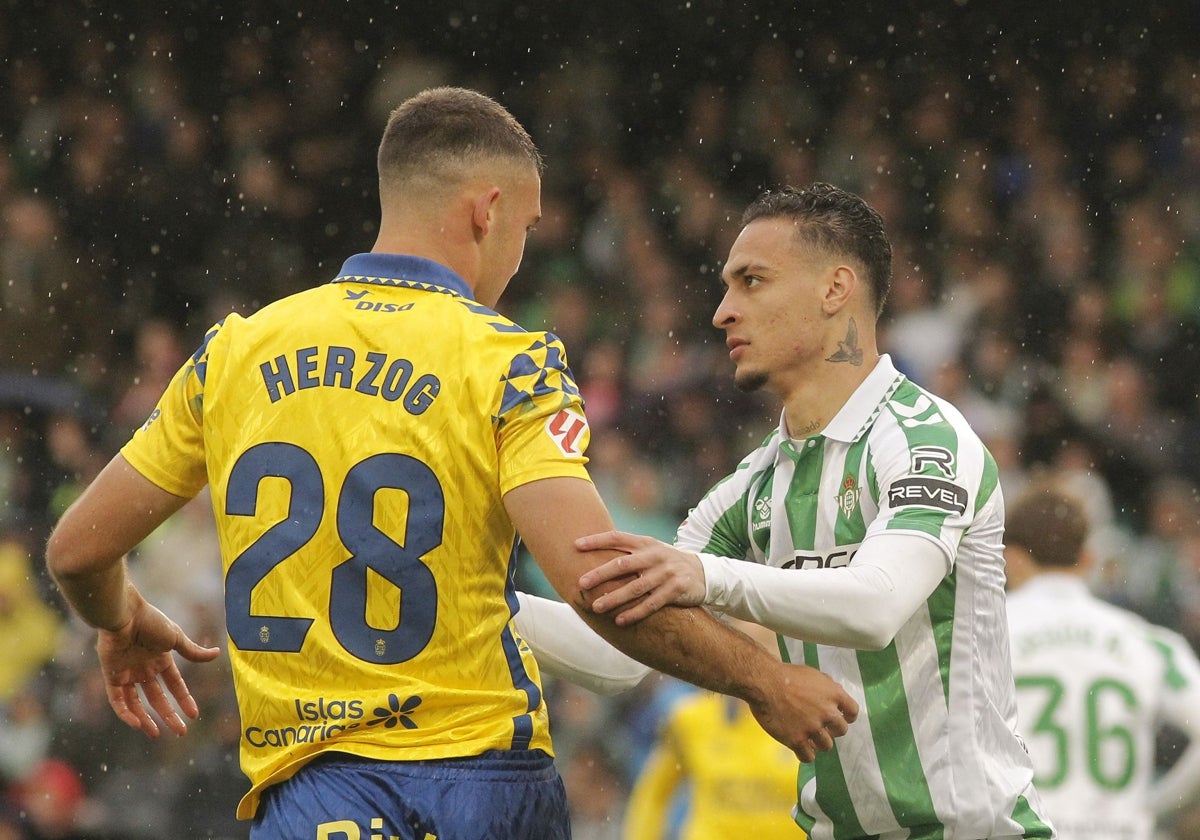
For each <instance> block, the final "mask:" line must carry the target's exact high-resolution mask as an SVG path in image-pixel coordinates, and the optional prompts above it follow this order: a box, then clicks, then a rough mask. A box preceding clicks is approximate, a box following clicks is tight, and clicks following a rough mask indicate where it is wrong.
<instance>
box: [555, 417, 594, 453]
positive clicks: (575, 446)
mask: <svg viewBox="0 0 1200 840" xmlns="http://www.w3.org/2000/svg"><path fill="white" fill-rule="evenodd" d="M587 427H588V425H587V420H586V419H585V418H584V417H583V415H582V414H579V413H578V412H575V411H572V410H571V409H569V408H564V409H562V410H561V411H559V412H558V414H555V415H554V416H553V417H551V418H550V419H549V420H548V421H547V422H546V431H547V432H548V433H549V435H550V437H551V438H553V439H554V442H555V444H557V445H558V448H559V449H561V450H562V453H563V454H564V455H576V456H578V455H582V454H583V433H584V431H586V430H587Z"/></svg>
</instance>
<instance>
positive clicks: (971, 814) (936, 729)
mask: <svg viewBox="0 0 1200 840" xmlns="http://www.w3.org/2000/svg"><path fill="white" fill-rule="evenodd" d="M1003 529H1004V504H1003V500H1002V497H1001V493H1000V487H999V484H998V481H997V470H996V464H995V462H994V461H993V459H992V457H991V455H990V454H989V453H988V452H987V450H986V448H985V447H984V446H983V444H982V442H981V441H980V440H979V438H978V437H977V436H976V435H975V433H974V432H973V431H972V430H971V428H970V427H969V426H968V424H967V422H966V421H965V420H964V419H963V417H962V415H961V414H960V413H959V412H958V411H957V410H956V409H955V408H954V407H953V406H951V405H950V404H948V403H947V402H945V401H944V400H942V399H940V398H938V397H935V396H933V395H931V394H929V393H928V392H927V391H925V390H924V389H922V388H920V387H918V386H917V385H916V384H914V383H913V382H911V381H910V380H909V379H908V378H907V377H905V376H904V375H902V374H901V373H899V372H898V371H897V370H896V368H895V367H894V366H893V364H892V362H891V360H890V359H889V358H888V357H887V356H883V357H882V358H881V359H880V360H879V362H878V363H877V365H876V367H875V369H874V371H872V372H871V374H870V375H869V376H868V378H867V379H866V381H865V382H863V384H862V385H861V386H860V387H859V388H858V389H857V390H856V391H855V393H854V394H853V395H852V396H851V398H850V399H849V400H848V401H847V403H846V405H844V406H843V407H842V409H841V411H839V412H838V414H837V416H836V417H834V419H833V420H832V422H830V424H829V426H828V427H827V428H826V429H825V430H824V431H823V432H822V433H821V434H818V435H814V436H812V437H810V438H807V439H805V440H792V439H790V438H789V437H788V436H787V433H786V428H785V425H784V423H783V422H781V423H780V427H779V428H778V429H776V430H775V431H774V432H772V433H771V434H770V435H768V437H767V438H766V440H765V441H764V442H763V443H762V445H761V446H760V447H759V448H758V449H757V450H755V451H754V452H752V453H750V455H748V456H747V457H746V458H745V459H744V460H743V461H742V463H741V464H740V465H739V466H738V468H737V469H736V470H735V471H734V472H733V473H732V474H731V475H729V476H728V477H726V478H725V479H723V480H722V481H721V482H720V483H719V484H717V485H716V486H715V487H714V488H713V489H712V490H710V491H709V493H708V494H707V495H705V497H704V498H703V499H702V500H701V501H700V503H699V504H698V505H697V506H696V508H695V509H693V510H692V511H691V513H690V514H689V516H688V519H687V520H686V521H685V522H684V523H683V525H681V526H680V529H679V534H678V537H677V541H676V544H677V545H678V546H679V547H680V548H682V549H684V550H688V551H695V552H704V553H708V554H716V555H722V556H724V557H732V558H739V559H744V560H748V561H753V562H757V563H765V564H767V565H769V566H775V567H779V568H788V569H795V570H796V572H795V573H796V574H804V575H837V574H839V569H840V568H841V567H845V566H847V565H849V564H852V563H853V562H854V555H855V553H856V552H857V551H858V549H859V548H860V547H861V546H862V544H863V543H864V541H866V540H869V539H870V538H871V537H872V536H875V535H879V534H883V533H885V532H886V533H893V534H894V533H903V534H913V535H917V536H919V537H920V538H924V539H928V540H932V541H934V542H935V543H936V544H937V545H939V546H940V547H941V550H942V551H944V552H945V553H946V555H947V557H948V560H949V562H948V563H947V568H948V569H949V572H948V574H947V575H946V577H945V578H944V579H943V580H942V582H941V584H940V585H939V586H938V587H937V589H936V590H935V591H934V592H933V594H932V595H931V596H930V597H929V599H928V600H927V601H926V602H925V604H924V606H923V607H922V608H921V609H919V610H918V611H917V612H916V613H915V614H913V615H912V617H911V618H909V619H908V620H907V622H906V623H905V624H904V625H903V627H902V628H901V629H900V631H899V633H897V635H896V637H895V638H894V639H893V640H892V642H891V643H890V644H889V645H887V647H885V648H884V649H882V650H877V651H867V650H854V649H851V648H849V647H836V646H830V645H818V644H813V643H808V642H803V641H801V640H797V639H790V638H783V637H781V647H783V648H784V649H785V656H786V657H787V658H788V659H790V661H793V662H804V663H806V664H808V665H811V666H813V667H816V668H819V669H821V670H822V671H824V672H825V673H827V674H828V675H829V676H830V677H832V678H833V679H835V680H837V681H838V682H839V683H841V685H842V686H843V687H844V688H845V689H846V691H847V692H849V693H850V694H851V695H852V696H853V697H854V698H855V699H856V700H857V701H858V703H859V708H860V711H859V717H858V720H857V721H856V722H855V723H853V724H851V726H850V730H849V732H848V733H847V734H846V735H844V736H842V737H841V738H839V739H837V741H836V745H835V748H834V749H833V750H831V751H829V752H825V753H819V754H818V755H817V759H816V761H815V762H812V763H808V764H802V765H801V767H800V774H799V781H798V798H799V803H798V806H797V810H796V813H795V817H796V821H797V823H799V824H800V825H801V826H802V827H803V828H804V829H805V830H806V831H807V832H808V833H809V835H810V837H812V838H813V840H826V839H827V838H835V839H836V840H851V838H876V837H879V838H888V840H892V838H894V839H895V840H902V839H906V840H918V838H919V839H920V840H924V839H925V838H940V840H952V838H964V840H965V838H973V839H974V840H978V838H993V837H996V838H998V837H1022V836H1023V837H1051V836H1053V832H1052V830H1051V828H1050V827H1049V826H1048V825H1047V824H1046V823H1045V822H1044V821H1043V820H1042V819H1041V817H1040V814H1039V813H1038V812H1039V810H1040V804H1039V802H1038V799H1037V795H1036V793H1034V791H1033V789H1032V787H1031V779H1032V775H1033V771H1032V766H1031V763H1030V760H1029V757H1028V755H1027V754H1026V752H1025V749H1024V747H1023V745H1022V743H1021V741H1020V739H1019V738H1018V736H1017V735H1016V733H1015V725H1016V718H1017V709H1016V702H1015V693H1014V687H1013V677H1012V669H1011V664H1010V658H1009V641H1008V626H1007V620H1006V615H1005V602H1004V561H1003V556H1002V537H1003ZM854 608H855V606H854V604H853V603H847V605H846V609H848V610H853V609H854Z"/></svg>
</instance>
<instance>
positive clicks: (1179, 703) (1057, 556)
mask: <svg viewBox="0 0 1200 840" xmlns="http://www.w3.org/2000/svg"><path fill="white" fill-rule="evenodd" d="M1087 531H1088V523H1087V515H1086V513H1085V512H1084V507H1083V504H1082V502H1081V501H1080V500H1079V499H1078V498H1076V497H1074V496H1072V495H1070V494H1068V493H1066V492H1064V491H1063V490H1061V489H1059V488H1057V487H1055V486H1054V485H1053V484H1045V485H1041V484H1039V485H1037V486H1035V487H1033V488H1032V489H1030V490H1029V491H1027V492H1026V493H1025V494H1023V495H1022V496H1021V498H1020V499H1018V500H1017V502H1016V503H1015V504H1014V505H1012V507H1011V509H1010V511H1009V515H1008V523H1007V527H1006V529H1005V543H1006V545H1005V548H1004V555H1005V558H1006V560H1007V572H1008V590H1009V599H1008V620H1009V628H1010V631H1011V633H1012V652H1013V672H1014V674H1015V675H1016V680H1017V708H1018V720H1019V723H1020V732H1021V735H1022V736H1023V737H1024V738H1025V741H1026V743H1027V744H1028V745H1029V752H1030V754H1031V755H1032V756H1033V764H1034V769H1035V771H1036V772H1035V776H1034V778H1035V780H1036V784H1037V786H1038V791H1039V792H1040V793H1041V795H1042V799H1043V801H1044V802H1045V806H1046V813H1048V814H1049V815H1050V817H1051V819H1053V820H1054V825H1055V828H1056V829H1057V830H1058V832H1059V836H1060V838H1061V840H1091V838H1094V837H1104V838H1106V840H1150V838H1151V837H1152V836H1154V828H1155V821H1156V818H1157V817H1159V816H1166V815H1169V814H1171V813H1172V812H1174V811H1177V810H1178V809H1180V808H1181V807H1184V806H1187V805H1190V804H1193V803H1195V802H1196V801H1197V798H1198V797H1200V714H1198V711H1200V662H1198V661H1197V659H1196V654H1195V653H1194V652H1193V651H1192V649H1191V646H1189V645H1188V643H1187V640H1185V639H1184V638H1183V637H1182V636H1180V635H1179V634H1178V633H1176V632H1174V631H1171V630H1168V629H1166V628H1164V627H1158V626H1156V625H1153V624H1151V623H1149V622H1148V621H1146V620H1144V619H1143V618H1142V617H1141V616H1138V615H1135V614H1134V613H1131V612H1129V611H1127V610H1123V609H1121V608H1119V607H1116V606H1114V605H1112V604H1108V603H1105V602H1104V601H1102V600H1100V599H1099V598H1097V597H1096V596H1094V595H1093V594H1092V593H1091V592H1090V591H1088V587H1087V582H1086V580H1085V578H1086V576H1087V574H1088V572H1089V570H1090V565H1091V562H1090V561H1091V558H1090V556H1089V555H1088V553H1087V551H1086V550H1085V548H1084V546H1085V544H1086V540H1087ZM1167 724H1170V725H1171V726H1174V727H1175V728H1176V729H1178V730H1179V731H1180V732H1182V733H1183V734H1184V735H1185V736H1186V739H1187V742H1188V744H1187V747H1186V749H1184V750H1183V752H1182V753H1181V754H1180V755H1178V756H1177V757H1176V759H1175V761H1174V763H1173V764H1172V765H1171V768H1170V770H1168V771H1167V772H1166V773H1163V774H1161V775H1159V774H1158V773H1157V769H1156V767H1155V740H1156V736H1157V734H1158V730H1159V728H1160V727H1162V726H1164V725H1167Z"/></svg>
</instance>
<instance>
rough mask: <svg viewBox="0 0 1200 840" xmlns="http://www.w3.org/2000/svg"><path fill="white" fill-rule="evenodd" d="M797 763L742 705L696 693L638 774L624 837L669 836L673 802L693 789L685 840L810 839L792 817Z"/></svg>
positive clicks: (674, 713)
mask: <svg viewBox="0 0 1200 840" xmlns="http://www.w3.org/2000/svg"><path fill="white" fill-rule="evenodd" d="M798 764H799V762H797V760H796V756H795V755H794V754H793V753H792V752H791V750H789V749H788V748H787V747H785V746H783V744H780V743H779V742H778V741H776V740H775V739H774V738H772V737H771V736H770V735H768V734H767V733H766V732H765V731H764V730H763V728H762V727H761V726H760V725H759V723H758V721H757V720H755V719H754V714H753V713H752V712H751V711H750V707H749V706H747V705H746V704H745V703H743V702H742V701H741V700H737V699H735V698H732V697H726V696H724V695H721V694H715V693H713V692H708V691H705V692H697V693H692V694H689V695H687V696H686V697H684V698H683V699H681V700H680V701H678V703H677V704H676V705H675V706H674V707H673V708H672V710H671V711H670V712H668V716H667V719H666V721H665V722H664V724H663V727H662V731H661V733H660V736H659V741H658V743H657V744H656V745H655V748H654V750H653V751H652V752H651V754H650V756H649V758H647V760H646V764H645V766H644V767H643V768H642V771H641V773H640V775H639V776H638V779H637V782H636V784H635V785H634V789H633V792H632V794H631V795H630V798H629V806H628V809H627V810H626V813H625V824H624V834H623V837H624V839H625V840H662V838H664V837H667V836H668V835H669V834H670V831H669V824H668V823H669V819H670V817H671V811H672V800H673V798H674V797H675V795H676V794H677V793H679V792H680V790H682V789H685V788H686V790H687V791H688V807H687V811H686V813H685V814H684V816H683V821H682V824H681V825H680V826H679V832H678V836H679V838H680V840H718V838H726V837H752V838H754V839H755V840H785V839H786V840H804V838H805V834H804V830H803V829H801V828H800V827H799V826H798V825H796V823H795V822H793V821H792V818H791V810H792V806H793V805H794V804H795V802H796V770H797V767H798ZM671 836H673V835H671Z"/></svg>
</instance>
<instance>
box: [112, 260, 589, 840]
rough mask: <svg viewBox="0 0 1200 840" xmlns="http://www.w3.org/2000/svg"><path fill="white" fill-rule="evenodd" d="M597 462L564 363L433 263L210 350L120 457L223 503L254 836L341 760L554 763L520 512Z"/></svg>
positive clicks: (275, 308) (236, 331)
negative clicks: (547, 755) (284, 795)
mask: <svg viewBox="0 0 1200 840" xmlns="http://www.w3.org/2000/svg"><path fill="white" fill-rule="evenodd" d="M588 439H589V432H588V426H587V422H586V419H585V417H584V414H583V410H582V402H581V400H580V397H579V391H578V389H577V387H576V385H575V383H574V381H573V379H572V376H571V372H570V370H569V368H568V367H567V362H566V356H565V352H564V350H563V347H562V344H561V343H560V342H559V340H558V339H557V338H555V337H554V336H553V335H550V334H548V333H543V332H527V331H526V330H524V329H522V328H521V327H519V326H517V325H515V324H513V323H512V322H511V321H509V320H508V319H506V318H504V317H502V316H500V315H498V314H497V313H496V312H494V311H492V310H491V309H488V308H486V307H484V306H481V305H480V304H478V303H475V302H474V300H473V299H472V297H471V292H470V289H469V287H468V286H467V285H466V284H465V283H464V282H463V281H462V279H461V278H459V277H458V276H457V275H455V274H454V273H453V272H451V271H450V270H449V269H447V268H445V267H443V266H440V265H438V264H436V263H432V262H429V261H428V260H423V259H419V258H416V257H405V256H396V255H382V254H359V255H356V256H353V257H351V258H350V259H349V260H347V261H346V263H345V265H344V266H343V269H342V272H341V273H340V274H339V275H338V276H337V277H336V278H335V279H334V280H333V282H332V283H329V284H327V285H324V286H321V287H319V288H315V289H310V290H307V291H304V292H301V293H299V294H296V295H292V296H290V297H287V298H284V299H282V300H280V301H277V302H275V303H273V304H271V305H269V306H267V307H265V308H263V309H262V310H261V311H259V312H257V313H255V314H254V315H252V316H250V317H248V318H242V317H239V316H237V315H230V316H229V317H227V318H226V319H225V320H224V321H223V322H222V323H220V324H218V325H217V326H215V327H213V328H212V329H211V330H210V331H209V332H208V334H207V335H206V336H205V338H204V342H203V344H202V346H201V347H200V349H199V350H198V351H197V352H196V354H195V355H194V356H193V357H192V359H191V360H190V361H189V362H188V363H187V364H185V365H184V367H183V368H182V369H181V370H180V371H179V372H178V373H177V374H176V376H175V379H174V381H173V382H172V383H171V385H170V386H169V387H168V389H167V391H166V393H165V394H164V395H163V397H162V400H161V402H160V403H159V405H158V407H157V408H156V409H155V411H154V412H153V413H152V414H151V416H150V418H149V419H148V420H147V422H146V424H145V425H144V426H143V427H142V428H141V429H139V430H138V431H137V432H136V433H135V434H134V435H133V437H132V439H131V440H130V441H129V443H127V444H126V446H125V447H124V448H123V450H122V452H123V454H124V456H125V457H126V459H128V460H129V462H130V463H131V464H132V465H133V466H134V467H135V468H136V469H137V470H138V471H139V472H141V473H143V474H144V475H145V476H146V477H147V478H148V479H150V480H151V481H153V482H154V483H155V484H157V485H158V486H160V487H162V488H163V489H165V490H167V491H169V492H171V493H174V494H176V495H180V496H185V497H190V496H193V495H195V494H196V493H198V492H199V491H200V489H201V488H202V487H203V486H204V485H205V483H208V484H209V485H210V486H211V493H212V500H213V509H214V512H215V514H216V520H217V525H218V533H219V537H220V543H221V556H222V564H223V567H224V574H225V611H226V622H227V628H228V632H229V641H230V657H231V660H232V666H233V674H234V680H235V685H236V689H237V696H238V703H239V708H240V711H241V718H242V738H241V763H242V769H243V771H244V772H245V773H246V775H247V776H248V777H249V779H250V781H251V784H252V788H251V790H250V792H249V793H248V794H247V796H246V798H245V799H243V801H242V803H241V806H240V807H239V809H238V815H239V816H240V817H244V818H246V817H250V816H252V815H253V814H254V812H255V809H256V808H257V805H258V799H259V795H260V793H261V791H262V789H263V787H265V786H267V785H269V784H272V783H275V782H278V781H281V780H283V779H285V778H288V777H289V776H291V775H292V774H294V773H295V772H296V770H297V769H298V768H299V767H300V766H301V765H302V764H303V763H305V762H306V761H308V760H310V759H312V758H313V757H314V756H315V755H317V754H319V753H321V752H323V751H326V750H339V751H342V752H348V753H353V754H356V755H361V756H365V757H369V758H378V759H392V760H411V759H428V758H444V757H452V756H469V755H476V754H478V753H480V752H482V751H484V750H487V749H497V748H498V749H530V748H540V749H543V750H546V751H547V752H550V737H549V733H548V730H547V720H546V707H545V704H544V702H543V699H542V691H541V682H540V677H539V674H538V670H537V666H536V664H535V662H534V660H533V656H532V654H531V653H530V652H529V649H528V647H527V646H526V645H525V644H524V643H523V642H521V641H520V640H519V638H518V637H517V636H516V635H515V634H514V631H513V628H512V624H511V619H512V616H513V614H514V612H515V611H516V609H517V603H516V597H515V594H514V589H513V582H512V581H513V574H512V573H513V562H514V558H515V556H516V554H515V548H516V534H515V532H514V529H513V525H512V523H511V522H510V520H509V518H508V515H507V513H506V512H505V509H504V506H503V503H502V501H501V500H502V497H503V496H504V494H505V493H506V492H508V491H509V490H511V489H513V488H515V487H518V486H520V485H522V484H525V483H527V482H531V481H535V480H537V479H542V478H548V477H557V476H574V477H578V478H584V479H586V478H587V477H588V474H587V470H586V467H585V463H586V458H585V456H584V451H585V449H586V447H587V443H588Z"/></svg>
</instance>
